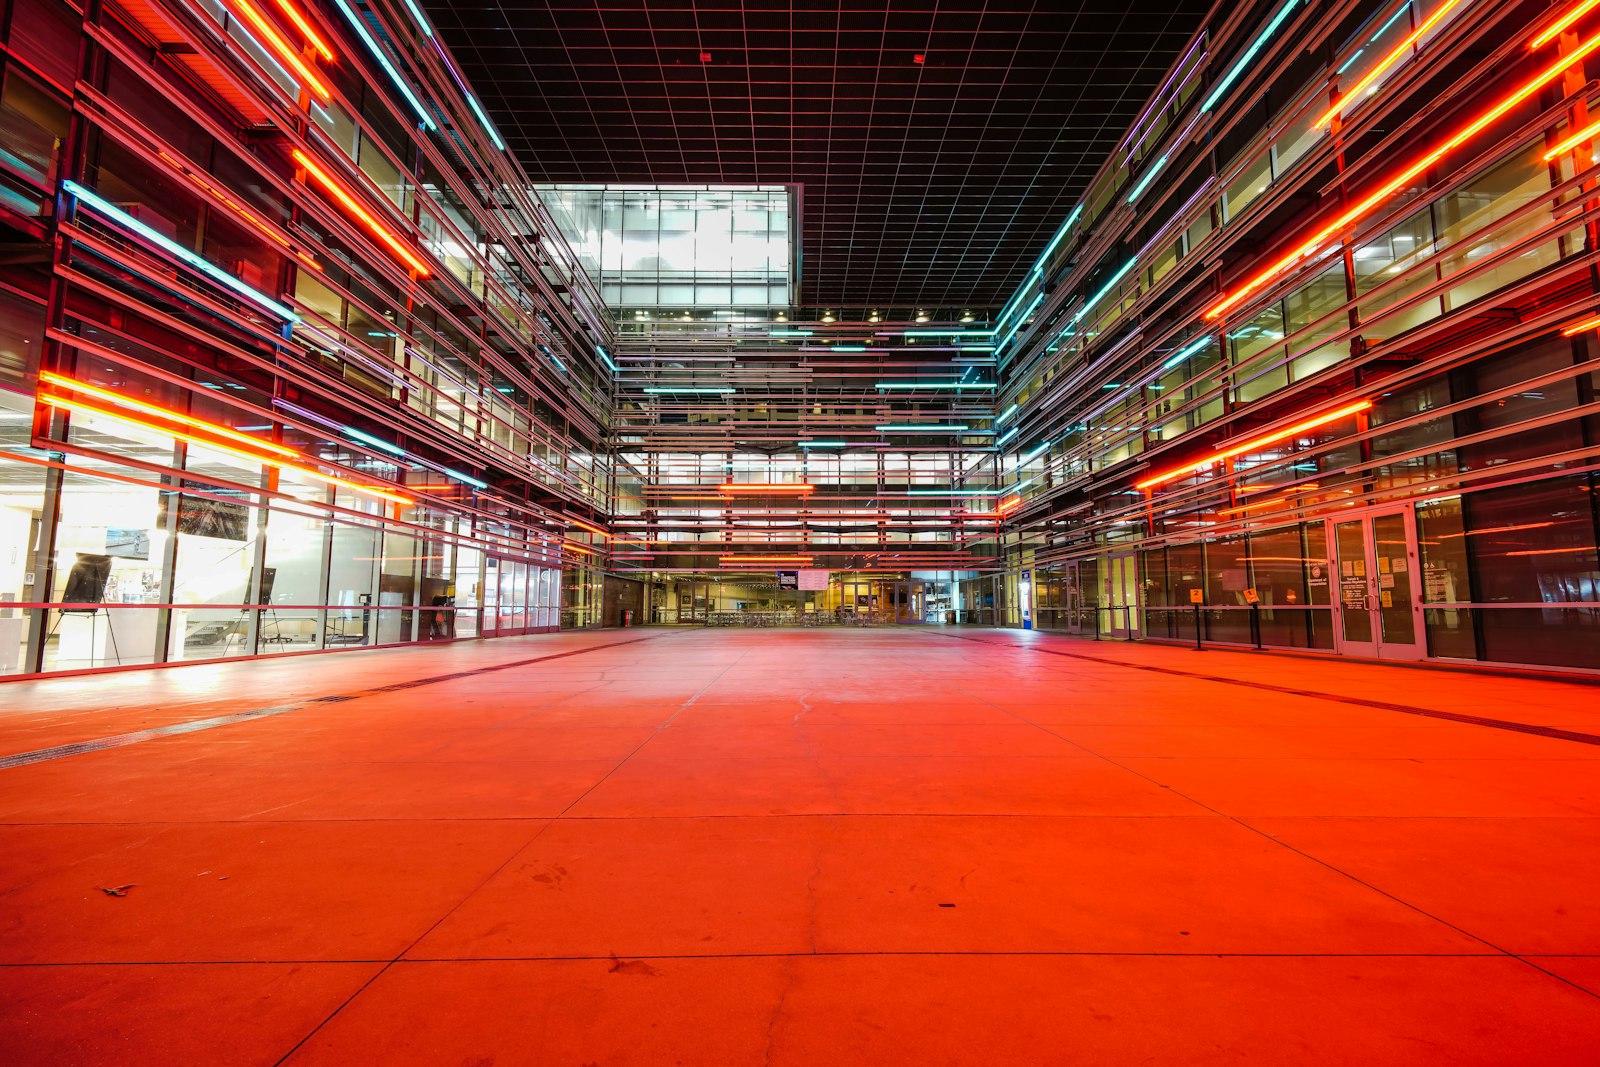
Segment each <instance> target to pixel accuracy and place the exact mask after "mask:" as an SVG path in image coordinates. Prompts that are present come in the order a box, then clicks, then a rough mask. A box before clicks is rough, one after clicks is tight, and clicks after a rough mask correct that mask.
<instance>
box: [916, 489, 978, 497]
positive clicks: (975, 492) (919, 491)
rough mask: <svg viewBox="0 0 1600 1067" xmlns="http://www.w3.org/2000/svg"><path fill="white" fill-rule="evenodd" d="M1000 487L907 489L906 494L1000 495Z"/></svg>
mask: <svg viewBox="0 0 1600 1067" xmlns="http://www.w3.org/2000/svg"><path fill="white" fill-rule="evenodd" d="M999 493H1000V491H999V490H998V489H907V490H906V496H998V495H999Z"/></svg>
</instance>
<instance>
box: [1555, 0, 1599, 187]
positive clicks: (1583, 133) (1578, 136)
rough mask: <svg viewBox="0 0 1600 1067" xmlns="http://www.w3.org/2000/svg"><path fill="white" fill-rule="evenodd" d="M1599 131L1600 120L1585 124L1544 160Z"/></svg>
mask: <svg viewBox="0 0 1600 1067" xmlns="http://www.w3.org/2000/svg"><path fill="white" fill-rule="evenodd" d="M1597 2H1600V0H1597ZM1597 133H1600V122H1595V123H1591V124H1589V125H1588V126H1585V127H1584V128H1583V129H1581V130H1579V131H1578V132H1577V133H1575V134H1573V135H1572V136H1571V137H1568V138H1567V139H1566V140H1565V141H1561V142H1560V143H1558V144H1557V145H1556V146H1555V147H1554V148H1552V149H1550V151H1548V152H1546V153H1545V154H1544V161H1545V162H1546V163H1548V162H1550V161H1551V160H1552V159H1554V158H1556V157H1557V156H1559V155H1560V154H1561V153H1563V152H1566V151H1569V150H1571V149H1574V148H1576V147H1578V146H1579V145H1581V144H1582V143H1583V142H1585V141H1588V140H1592V139H1593V138H1594V135H1595V134H1597Z"/></svg>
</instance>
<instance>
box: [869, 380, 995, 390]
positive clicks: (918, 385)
mask: <svg viewBox="0 0 1600 1067" xmlns="http://www.w3.org/2000/svg"><path fill="white" fill-rule="evenodd" d="M873 388H874V389H996V388H998V386H997V385H996V384H995V383H994V382H878V383H876V384H875V385H873Z"/></svg>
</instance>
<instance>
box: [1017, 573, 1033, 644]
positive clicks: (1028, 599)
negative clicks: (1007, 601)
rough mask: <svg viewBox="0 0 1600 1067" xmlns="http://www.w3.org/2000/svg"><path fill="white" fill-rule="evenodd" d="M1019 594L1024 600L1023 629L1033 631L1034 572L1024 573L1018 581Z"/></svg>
mask: <svg viewBox="0 0 1600 1067" xmlns="http://www.w3.org/2000/svg"><path fill="white" fill-rule="evenodd" d="M1017 592H1018V593H1019V594H1021V596H1020V599H1021V600H1022V628H1023V629H1024V630H1031V629H1033V571H1031V570H1026V571H1023V572H1022V575H1021V577H1020V578H1019V579H1018V580H1017Z"/></svg>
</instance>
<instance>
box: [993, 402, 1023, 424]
mask: <svg viewBox="0 0 1600 1067" xmlns="http://www.w3.org/2000/svg"><path fill="white" fill-rule="evenodd" d="M1021 410H1022V409H1021V408H1020V407H1018V406H1017V405H1016V404H1012V405H1011V406H1010V407H1008V408H1006V409H1005V410H1004V411H1002V412H1001V413H1000V414H998V415H996V416H995V417H994V424H995V426H996V427H998V426H999V425H1000V424H1001V423H1002V422H1005V421H1006V420H1007V419H1009V418H1010V417H1011V416H1013V415H1015V414H1016V413H1017V412H1019V411H1021Z"/></svg>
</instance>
